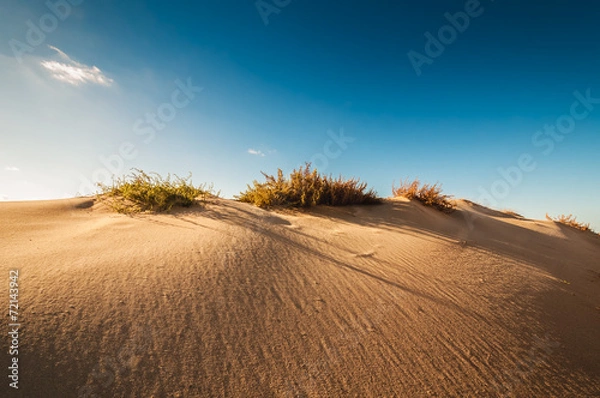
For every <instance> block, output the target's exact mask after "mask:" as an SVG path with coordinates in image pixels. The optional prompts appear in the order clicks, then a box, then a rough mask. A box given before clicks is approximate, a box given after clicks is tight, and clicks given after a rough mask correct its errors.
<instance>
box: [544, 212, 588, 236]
mask: <svg viewBox="0 0 600 398" xmlns="http://www.w3.org/2000/svg"><path fill="white" fill-rule="evenodd" d="M546 219H548V220H550V221H554V222H557V223H561V224H564V225H568V226H569V227H571V228H575V229H578V230H580V231H590V232H592V233H595V232H594V230H593V229H591V228H590V224H584V223H582V222H579V221H577V217H574V216H573V215H572V214H569V215H568V216H565V215H564V214H561V215H560V216H558V217H556V218H554V217H551V216H549V215H548V213H546Z"/></svg>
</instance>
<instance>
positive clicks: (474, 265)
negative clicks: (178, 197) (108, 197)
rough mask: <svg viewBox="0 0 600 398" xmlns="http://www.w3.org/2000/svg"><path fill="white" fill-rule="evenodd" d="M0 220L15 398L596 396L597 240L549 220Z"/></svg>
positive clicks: (221, 207)
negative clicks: (14, 332)
mask: <svg viewBox="0 0 600 398" xmlns="http://www.w3.org/2000/svg"><path fill="white" fill-rule="evenodd" d="M0 223H1V227H0V258H1V259H2V261H1V263H0V264H1V271H2V273H1V274H0V275H4V278H5V280H6V283H5V284H4V286H7V283H8V274H9V270H11V269H19V272H20V278H19V301H20V311H19V315H20V322H21V323H22V326H21V330H20V335H19V338H20V347H19V365H20V368H19V369H20V374H19V375H20V379H19V382H20V383H19V386H20V388H19V390H18V391H13V390H12V389H10V388H9V387H8V382H6V375H5V376H3V377H4V378H5V382H4V383H3V385H2V386H1V387H0V395H2V396H5V395H4V392H3V391H9V392H10V394H11V395H10V396H23V397H95V396H97V397H336V396H357V397H358V396H360V397H368V396H373V397H393V396H398V397H428V396H437V397H448V396H455V397H500V396H518V397H549V396H557V397H559V396H560V397H585V396H600V361H599V360H598V359H599V358H600V339H598V337H599V336H600V239H599V238H598V237H597V236H595V235H592V234H589V233H583V232H580V231H576V230H572V229H570V228H567V227H564V226H560V225H557V224H554V223H552V222H548V221H535V220H527V219H519V218H514V217H510V216H507V215H505V214H502V213H499V212H495V211H492V210H489V209H486V208H484V207H481V206H478V205H475V204H472V203H469V202H466V201H461V202H460V203H459V209H458V211H457V212H455V213H453V214H451V215H447V214H442V213H439V212H437V211H435V210H432V209H429V208H425V207H423V206H422V205H420V204H419V203H414V202H409V201H406V200H390V201H388V202H386V203H385V204H383V205H379V206H371V207H347V208H317V209H314V210H310V211H307V212H293V213H292V212H268V211H264V210H261V209H258V208H255V207H252V206H250V205H247V204H242V203H238V202H235V201H230V200H223V199H217V200H214V201H213V202H211V203H209V204H207V205H206V206H205V207H194V208H190V209H186V210H184V211H177V212H174V213H172V214H162V215H151V214H143V215H136V216H133V217H129V216H125V215H120V214H115V213H111V212H110V211H108V210H107V209H105V208H104V207H103V206H102V205H101V204H94V203H93V201H92V200H91V199H89V198H81V199H72V200H61V201H45V202H28V203H26V202H22V203H0ZM4 292H5V294H4V297H5V301H6V303H8V300H9V299H8V290H7V289H5V290H4ZM6 323H8V322H6ZM5 328H8V327H7V326H6V327H5ZM3 334H4V335H6V333H3ZM0 344H1V346H0V347H1V348H2V351H3V352H5V353H6V352H7V351H8V344H9V339H8V337H6V338H3V339H2V341H1V343H0ZM4 358H5V360H4V363H5V365H3V366H8V364H9V362H8V361H9V360H10V359H8V358H9V357H8V355H4ZM4 369H6V367H4ZM5 372H6V373H7V374H8V371H5Z"/></svg>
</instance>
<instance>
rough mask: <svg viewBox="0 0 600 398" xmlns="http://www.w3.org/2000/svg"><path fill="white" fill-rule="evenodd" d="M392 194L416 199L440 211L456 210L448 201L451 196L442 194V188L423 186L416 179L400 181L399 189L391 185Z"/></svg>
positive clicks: (435, 185)
mask: <svg viewBox="0 0 600 398" xmlns="http://www.w3.org/2000/svg"><path fill="white" fill-rule="evenodd" d="M392 194H393V195H394V196H395V197H399V196H402V197H405V198H407V199H416V200H418V201H419V202H421V203H423V204H424V205H426V206H430V207H434V208H436V209H438V210H440V211H443V212H446V213H449V212H452V211H453V210H454V209H455V208H456V204H455V203H454V202H453V201H451V200H450V198H451V197H452V196H451V195H444V194H442V186H441V185H439V184H437V183H436V184H433V185H430V184H423V185H421V182H420V181H419V180H418V179H415V180H414V181H412V182H409V181H408V180H405V181H402V182H401V183H400V186H399V187H396V186H394V185H392Z"/></svg>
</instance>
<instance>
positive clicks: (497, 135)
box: [0, 0, 600, 230]
mask: <svg viewBox="0 0 600 398" xmlns="http://www.w3.org/2000/svg"><path fill="white" fill-rule="evenodd" d="M338 3H339V2H326V1H325V2H324V1H320V2H315V1H309V0H302V1H300V0H292V1H288V0H276V1H274V0H264V1H259V2H256V1H252V0H251V1H230V0H219V1H217V0H210V1H196V2H191V1H190V2H172V3H166V2H159V1H146V2H142V1H123V2H117V1H103V2H92V1H91V0H87V1H85V0H84V1H81V0H72V1H71V3H69V2H67V0H50V2H49V4H50V6H49V5H48V4H46V3H45V2H43V1H16V0H8V1H7V0H4V1H3V2H2V3H1V4H0V38H2V40H1V41H0V87H1V88H2V90H1V91H0V121H1V123H2V126H1V129H0V131H1V133H0V134H1V135H0V137H1V139H0V161H1V162H0V199H3V200H24V199H42V198H60V197H70V196H74V195H75V194H76V193H78V192H79V193H89V192H87V191H88V190H89V183H88V182H92V181H94V180H97V179H103V178H106V177H108V176H109V175H110V174H111V172H112V171H116V172H117V174H122V173H127V172H128V170H130V169H131V168H133V167H137V168H141V169H144V170H146V171H157V172H160V173H167V172H171V173H176V174H179V175H184V176H185V175H187V174H188V172H192V173H193V178H194V182H197V183H200V182H213V183H214V184H215V187H216V188H217V189H220V190H221V191H222V193H223V194H224V195H225V196H226V197H231V196H233V195H234V194H237V193H238V192H239V191H240V190H242V189H243V188H244V187H245V185H246V184H247V183H249V182H251V181H252V180H253V179H256V178H260V177H261V175H260V171H261V170H263V171H265V172H269V173H274V172H276V169H277V168H278V167H280V168H282V169H283V170H284V171H286V172H289V171H290V170H291V169H293V168H294V167H297V166H299V165H300V164H302V163H303V162H304V161H311V160H312V161H313V162H314V164H315V165H316V166H317V167H318V168H320V170H321V171H324V172H326V173H333V174H334V175H337V174H340V173H341V174H343V175H344V176H347V177H350V176H356V177H360V178H361V179H362V180H364V181H367V182H368V183H369V184H370V185H371V186H373V187H374V188H375V189H376V190H377V191H378V192H379V194H380V195H381V196H389V195H390V194H391V185H392V183H393V182H394V181H399V180H400V179H403V178H406V177H411V178H412V177H419V178H421V180H423V181H426V182H436V181H439V182H441V183H443V186H444V190H445V191H446V192H448V193H450V194H453V195H455V196H457V197H464V198H469V199H472V200H475V201H481V202H484V203H487V204H490V205H493V206H494V207H496V208H501V209H503V208H511V209H514V210H516V211H518V212H520V213H522V214H524V215H525V216H528V217H533V218H543V216H544V214H545V213H546V212H548V213H550V214H553V215H554V214H560V213H574V214H575V215H577V216H578V218H579V219H580V220H582V221H587V222H591V223H592V225H593V227H595V228H596V229H597V230H598V229H600V212H599V211H598V210H597V207H596V206H595V204H596V202H597V201H596V200H595V198H597V197H598V196H599V195H600V181H599V177H598V170H599V169H600V160H599V159H600V157H599V156H598V155H597V154H598V150H599V149H600V135H599V132H600V74H599V73H598V71H599V70H600V53H599V47H598V45H597V43H598V42H599V39H600V31H598V29H597V23H598V21H599V20H600V6H598V5H594V4H593V3H590V2H587V1H586V2H584V1H580V2H573V1H571V2H568V1H552V2H548V1H544V2H542V1H532V2H527V4H524V2H518V1H511V0H496V1H492V0H481V1H480V2H477V1H475V0H469V1H430V2H427V4H426V5H425V4H423V3H422V2H416V1H410V2H388V1H375V2H356V1H347V2H344V3H343V4H338ZM40 33H41V34H40ZM440 35H441V36H440ZM430 38H433V39H432V40H430ZM409 54H412V57H411V56H410V55H409ZM415 54H416V55H415ZM415 60H417V61H415ZM582 98H583V100H582ZM586 98H587V99H586ZM574 103H577V104H575V105H574ZM572 112H575V113H574V115H575V116H576V117H575V116H573V114H572ZM557 123H559V124H560V123H562V125H561V126H559V127H560V131H564V133H560V132H558V133H554V135H551V134H550V133H549V131H551V129H552V127H553V126H554V125H556V124H557ZM545 126H546V127H549V128H550V130H548V129H546V127H545ZM557 128H558V127H557ZM555 130H556V128H555ZM538 132H539V133H538ZM150 134H153V135H152V136H151V135H150ZM344 137H345V138H344ZM523 156H525V158H522V157H523ZM520 158H522V159H521V162H519V159H520ZM525 160H526V161H525ZM499 169H501V170H499Z"/></svg>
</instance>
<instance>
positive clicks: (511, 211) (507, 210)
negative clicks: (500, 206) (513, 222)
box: [502, 209, 523, 218]
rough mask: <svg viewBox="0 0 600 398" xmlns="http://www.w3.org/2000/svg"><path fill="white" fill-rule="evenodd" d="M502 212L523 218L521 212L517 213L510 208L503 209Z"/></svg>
mask: <svg viewBox="0 0 600 398" xmlns="http://www.w3.org/2000/svg"><path fill="white" fill-rule="evenodd" d="M502 213H504V214H506V215H508V216H512V217H515V218H523V216H522V215H521V214H519V213H517V212H516V211H514V210H511V209H504V210H502Z"/></svg>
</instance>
